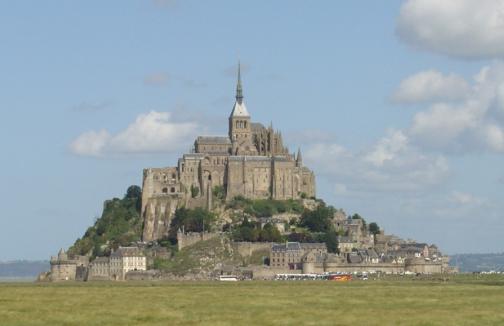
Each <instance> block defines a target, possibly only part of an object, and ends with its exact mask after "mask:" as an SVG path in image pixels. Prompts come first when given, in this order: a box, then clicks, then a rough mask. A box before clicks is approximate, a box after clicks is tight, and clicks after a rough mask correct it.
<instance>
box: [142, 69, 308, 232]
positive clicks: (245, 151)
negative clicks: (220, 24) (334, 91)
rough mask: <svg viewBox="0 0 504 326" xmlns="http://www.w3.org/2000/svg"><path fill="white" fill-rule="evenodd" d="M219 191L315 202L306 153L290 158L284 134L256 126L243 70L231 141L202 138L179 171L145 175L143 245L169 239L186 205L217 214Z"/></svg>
mask: <svg viewBox="0 0 504 326" xmlns="http://www.w3.org/2000/svg"><path fill="white" fill-rule="evenodd" d="M216 187H217V188H216ZM214 189H221V190H222V191H223V192H224V193H225V198H226V199H227V200H230V199H232V198H234V197H236V196H243V197H246V198H250V199H276V200H287V199H299V198H301V197H304V196H307V197H312V196H315V175H314V173H313V172H312V171H311V170H309V169H308V168H307V167H305V166H303V160H302V157H301V151H298V153H297V155H295V154H291V153H289V150H288V149H287V147H285V146H284V144H283V140H282V135H281V133H280V132H278V131H275V130H274V129H273V127H272V126H271V125H270V126H269V127H265V126H263V125H262V124H260V123H253V122H252V121H251V117H250V114H249V112H248V110H247V108H246V106H245V102H244V100H243V90H242V84H241V78H240V67H239V66H238V82H237V86H236V101H235V104H234V106H233V110H232V112H231V115H230V116H229V132H228V135H227V136H221V137H204V136H200V137H197V139H196V141H195V143H194V149H193V151H192V153H188V154H184V155H183V156H182V158H180V159H179V160H178V165H177V166H176V167H167V168H150V169H145V170H144V175H143V194H142V216H143V218H144V232H143V240H144V241H152V240H156V239H159V238H161V237H163V236H164V235H166V234H167V232H168V228H169V225H170V222H171V218H172V215H173V213H174V212H175V209H176V208H177V207H179V206H181V205H184V206H186V207H207V208H212V192H213V190H214Z"/></svg>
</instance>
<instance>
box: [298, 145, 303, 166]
mask: <svg viewBox="0 0 504 326" xmlns="http://www.w3.org/2000/svg"><path fill="white" fill-rule="evenodd" d="M296 163H297V166H298V167H301V165H302V164H303V157H302V156H301V148H298V153H297V157H296Z"/></svg>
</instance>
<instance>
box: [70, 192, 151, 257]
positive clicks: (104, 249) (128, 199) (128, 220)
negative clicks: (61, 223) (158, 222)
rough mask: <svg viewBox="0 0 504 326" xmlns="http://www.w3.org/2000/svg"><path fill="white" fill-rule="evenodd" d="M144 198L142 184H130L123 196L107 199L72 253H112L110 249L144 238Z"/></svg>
mask: <svg viewBox="0 0 504 326" xmlns="http://www.w3.org/2000/svg"><path fill="white" fill-rule="evenodd" d="M141 198H142V191H141V189H140V187H138V186H131V187H129V188H128V190H127V192H126V195H124V197H123V198H122V199H119V198H114V199H112V200H107V201H105V204H104V208H103V213H102V216H101V217H100V218H98V219H97V220H96V221H95V223H94V225H93V226H91V227H89V228H88V229H87V230H86V232H85V233H84V235H83V236H82V238H79V239H77V241H75V243H74V245H73V246H71V247H70V248H69V253H71V254H78V255H86V254H88V253H91V254H92V256H103V255H109V254H110V251H111V249H116V248H118V247H119V246H127V245H130V244H131V243H132V242H135V241H139V240H141V237H142V219H141V218H140V209H141Z"/></svg>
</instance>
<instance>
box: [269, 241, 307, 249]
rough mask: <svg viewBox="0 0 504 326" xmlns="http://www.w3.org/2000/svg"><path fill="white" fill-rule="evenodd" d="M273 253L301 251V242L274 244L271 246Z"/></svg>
mask: <svg viewBox="0 0 504 326" xmlns="http://www.w3.org/2000/svg"><path fill="white" fill-rule="evenodd" d="M271 251H301V245H300V244H299V242H287V243H282V244H274V245H273V246H271Z"/></svg>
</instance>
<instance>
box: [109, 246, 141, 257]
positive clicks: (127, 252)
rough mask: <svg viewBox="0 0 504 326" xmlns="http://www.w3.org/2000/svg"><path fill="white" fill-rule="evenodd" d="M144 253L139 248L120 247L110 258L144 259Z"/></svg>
mask: <svg viewBox="0 0 504 326" xmlns="http://www.w3.org/2000/svg"><path fill="white" fill-rule="evenodd" d="M144 256H145V255H144V254H143V252H142V251H141V250H140V249H138V248H137V247H119V249H117V250H116V251H114V252H113V253H112V254H111V255H110V257H144Z"/></svg>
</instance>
